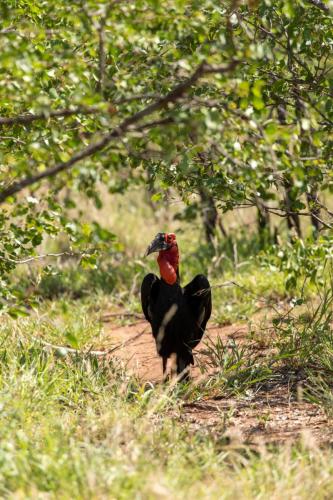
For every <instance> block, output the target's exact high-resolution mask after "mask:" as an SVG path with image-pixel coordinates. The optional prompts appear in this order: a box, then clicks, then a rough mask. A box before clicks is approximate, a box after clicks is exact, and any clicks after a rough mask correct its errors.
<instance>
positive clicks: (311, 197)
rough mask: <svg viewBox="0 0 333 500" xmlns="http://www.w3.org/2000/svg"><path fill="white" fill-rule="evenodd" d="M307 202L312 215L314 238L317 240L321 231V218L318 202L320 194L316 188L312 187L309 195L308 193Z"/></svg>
mask: <svg viewBox="0 0 333 500" xmlns="http://www.w3.org/2000/svg"><path fill="white" fill-rule="evenodd" d="M306 200H307V202H308V207H309V212H310V213H311V224H312V227H313V236H314V237H315V238H316V237H317V236H318V233H319V231H320V229H321V223H320V221H319V220H318V217H320V206H319V205H318V204H317V202H318V192H317V190H316V188H314V187H312V188H311V189H310V192H309V193H306Z"/></svg>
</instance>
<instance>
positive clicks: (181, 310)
mask: <svg viewBox="0 0 333 500" xmlns="http://www.w3.org/2000/svg"><path fill="white" fill-rule="evenodd" d="M152 252H159V254H158V257H157V262H158V265H159V268H160V274H161V278H158V277H157V276H156V275H155V274H152V273H149V274H147V275H146V276H145V277H144V279H143V282H142V285H141V304H142V310H143V313H144V315H145V318H146V319H147V321H149V323H150V324H151V327H152V333H153V336H154V338H155V342H156V349H157V352H158V354H159V355H160V356H161V357H162V360H163V375H165V373H166V366H167V359H168V358H169V357H170V356H172V355H175V356H176V362H177V374H178V375H179V374H182V375H181V377H187V376H188V370H189V365H190V364H193V354H192V349H193V348H194V347H196V346H197V345H198V344H199V342H200V340H201V338H202V336H203V334H204V331H205V328H206V324H207V321H208V320H209V318H210V315H211V311H212V298H211V291H210V285H209V281H208V279H207V278H206V276H203V275H202V274H198V275H197V276H196V277H195V278H194V279H193V280H192V281H191V282H190V283H189V284H188V285H186V286H185V287H184V288H182V287H181V286H180V278H179V251H178V245H177V241H176V236H175V234H173V233H158V234H157V235H156V237H155V238H154V240H153V241H152V242H151V244H150V245H149V247H148V248H147V251H146V254H145V255H149V254H151V253H152Z"/></svg>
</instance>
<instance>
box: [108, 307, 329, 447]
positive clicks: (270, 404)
mask: <svg viewBox="0 0 333 500" xmlns="http://www.w3.org/2000/svg"><path fill="white" fill-rule="evenodd" d="M105 321H106V322H105V324H104V329H105V338H106V339H107V344H108V345H107V346H104V348H105V347H107V348H113V351H112V353H111V356H112V357H116V359H117V360H119V361H120V362H121V363H122V364H123V366H124V367H125V368H126V370H128V372H129V373H132V374H135V375H136V376H138V377H139V378H140V379H142V381H146V382H152V383H161V382H162V363H161V359H160V358H159V357H158V356H157V354H156V349H155V342H154V339H153V337H152V335H151V332H150V325H149V324H148V323H147V322H146V321H144V320H141V319H136V320H135V321H134V323H131V324H130V325H127V326H116V325H115V324H114V322H113V318H112V317H111V318H106V319H105ZM218 337H221V339H222V340H223V342H226V341H227V340H228V339H235V340H237V342H240V343H248V342H250V343H251V345H252V346H253V344H254V342H253V339H252V340H249V339H248V328H247V326H246V325H229V326H224V327H214V326H213V327H212V326H211V327H210V328H208V331H207V332H206V334H205V337H204V340H203V342H201V344H200V345H199V346H198V348H197V351H196V353H195V360H196V366H194V367H193V368H192V371H191V376H192V378H193V379H194V380H198V379H199V377H200V376H202V375H201V372H200V370H199V367H198V364H200V362H204V359H205V350H207V343H208V344H209V342H210V341H213V342H214V341H216V339H217V338H218ZM254 347H256V349H257V350H259V351H260V349H262V353H263V355H264V352H265V351H264V348H262V347H261V346H260V345H257V346H254ZM296 378H297V377H296ZM298 385H299V381H298V380H295V377H294V379H293V378H292V377H290V375H288V374H285V375H284V374H281V375H280V376H279V377H278V378H277V380H275V381H274V382H270V383H268V384H263V385H262V386H261V387H260V388H259V389H257V390H256V391H249V393H248V394H247V395H246V396H243V397H240V398H228V397H223V395H222V396H221V395H220V396H219V397H215V398H211V397H210V398H206V397H204V396H203V397H202V399H200V400H199V401H197V402H195V403H186V402H184V405H183V408H182V411H181V414H180V415H177V417H178V418H180V419H181V420H183V421H185V422H187V423H188V425H189V426H190V428H191V429H193V431H196V430H198V429H200V430H201V431H207V432H209V431H211V432H214V433H215V434H216V435H221V436H224V437H225V436H227V437H228V438H229V439H230V440H231V441H232V442H236V443H246V444H250V445H251V444H252V445H259V444H260V443H279V442H285V441H295V440H296V439H297V438H299V437H301V436H303V437H304V438H306V439H307V440H314V441H315V442H317V443H318V444H321V443H325V444H327V443H332V444H333V422H332V421H330V420H329V419H328V418H327V416H326V415H325V413H324V412H323V410H322V409H321V408H320V407H318V406H317V405H314V404H312V403H309V402H306V401H303V400H302V398H301V397H300V391H297V390H296V388H297V386H298ZM175 416H176V415H175Z"/></svg>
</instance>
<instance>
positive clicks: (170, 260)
mask: <svg viewBox="0 0 333 500" xmlns="http://www.w3.org/2000/svg"><path fill="white" fill-rule="evenodd" d="M165 241H166V242H167V243H168V244H169V245H171V246H170V248H168V250H161V251H160V252H159V254H158V257H157V262H158V265H159V267H160V273H161V277H162V278H163V279H164V281H165V282H166V283H168V285H174V284H175V283H176V281H177V269H178V264H179V251H178V245H177V241H176V235H175V234H174V233H167V234H166V235H165Z"/></svg>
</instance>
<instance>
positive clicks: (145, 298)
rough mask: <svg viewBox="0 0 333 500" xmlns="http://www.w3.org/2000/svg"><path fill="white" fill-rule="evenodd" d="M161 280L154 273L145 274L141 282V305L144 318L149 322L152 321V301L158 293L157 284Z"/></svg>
mask: <svg viewBox="0 0 333 500" xmlns="http://www.w3.org/2000/svg"><path fill="white" fill-rule="evenodd" d="M160 282H161V280H160V279H159V278H158V277H157V276H156V274H153V273H149V274H147V275H146V276H145V277H144V278H143V281H142V284H141V305H142V311H143V314H144V315H145V318H146V320H147V321H149V323H151V322H152V319H153V318H152V309H151V307H152V303H153V301H154V300H155V299H156V296H157V294H158V290H159V285H160Z"/></svg>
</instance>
